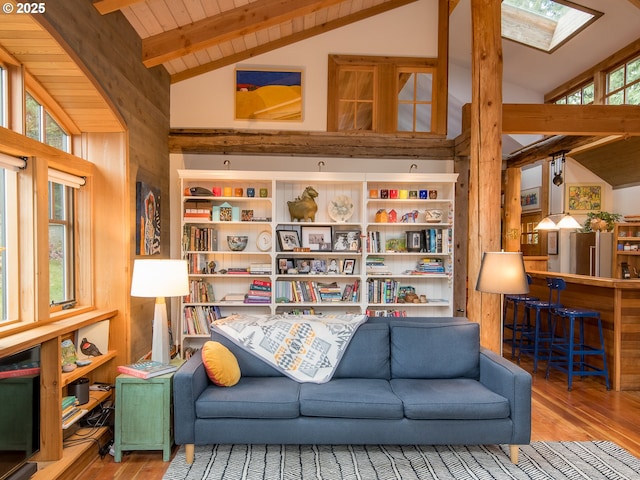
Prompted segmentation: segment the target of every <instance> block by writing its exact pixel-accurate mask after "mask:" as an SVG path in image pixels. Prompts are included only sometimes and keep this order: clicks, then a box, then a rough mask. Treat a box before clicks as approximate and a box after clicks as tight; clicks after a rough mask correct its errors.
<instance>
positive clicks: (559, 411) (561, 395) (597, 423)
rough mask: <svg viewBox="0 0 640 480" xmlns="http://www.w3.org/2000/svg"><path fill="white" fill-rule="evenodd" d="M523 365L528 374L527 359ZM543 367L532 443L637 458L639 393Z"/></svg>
mask: <svg viewBox="0 0 640 480" xmlns="http://www.w3.org/2000/svg"><path fill="white" fill-rule="evenodd" d="M521 366H522V367H523V368H524V369H525V370H527V371H528V372H530V373H531V371H532V363H531V361H530V360H528V359H523V360H522V364H521ZM545 367H546V364H544V363H543V364H542V365H539V366H538V372H537V373H536V374H532V376H533V393H532V397H533V398H532V421H531V423H532V434H531V440H532V441H538V440H547V441H559V440H575V441H585V440H610V441H612V442H615V443H617V444H618V445H620V446H621V447H623V448H625V449H626V450H628V451H629V452H631V453H632V454H633V455H635V456H636V457H640V391H633V392H614V391H607V390H606V388H605V386H604V381H603V380H602V379H600V378H597V377H587V378H583V379H577V380H575V379H574V382H573V388H572V390H571V391H570V392H569V391H567V377H566V375H564V374H561V373H559V372H552V373H551V375H550V378H549V379H548V380H547V379H545V378H544V377H545ZM176 451H177V448H174V451H173V455H175V454H176ZM173 455H172V458H173ZM168 467H169V463H168V462H166V463H165V462H163V461H162V453H161V452H132V453H130V454H128V455H124V456H123V459H122V462H121V463H115V462H114V461H113V457H112V456H111V455H106V456H105V457H104V458H103V459H100V458H99V457H98V458H96V460H95V461H94V462H93V463H92V464H91V465H89V467H87V469H85V471H84V472H82V474H80V475H79V476H78V477H76V480H111V479H118V480H156V479H161V478H162V475H163V473H164V472H165V471H166V469H167V468H168Z"/></svg>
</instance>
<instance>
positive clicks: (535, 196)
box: [520, 187, 542, 212]
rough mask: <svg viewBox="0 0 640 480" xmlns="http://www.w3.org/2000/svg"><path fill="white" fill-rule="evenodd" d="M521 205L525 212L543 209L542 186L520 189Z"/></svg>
mask: <svg viewBox="0 0 640 480" xmlns="http://www.w3.org/2000/svg"><path fill="white" fill-rule="evenodd" d="M520 207H522V211H523V212H536V211H539V210H541V208H542V207H541V205H540V187H535V188H527V189H525V190H520Z"/></svg>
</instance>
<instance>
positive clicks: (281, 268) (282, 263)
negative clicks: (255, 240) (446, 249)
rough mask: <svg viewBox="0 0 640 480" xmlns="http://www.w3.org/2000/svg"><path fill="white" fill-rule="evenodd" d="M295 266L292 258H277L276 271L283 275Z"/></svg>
mask: <svg viewBox="0 0 640 480" xmlns="http://www.w3.org/2000/svg"><path fill="white" fill-rule="evenodd" d="M294 267H295V262H294V261H293V258H286V257H281V258H278V272H279V273H280V274H281V275H284V274H286V273H288V272H289V270H290V269H292V268H294Z"/></svg>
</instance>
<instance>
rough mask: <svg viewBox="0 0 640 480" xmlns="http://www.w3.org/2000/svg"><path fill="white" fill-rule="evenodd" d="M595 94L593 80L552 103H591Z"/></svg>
mask: <svg viewBox="0 0 640 480" xmlns="http://www.w3.org/2000/svg"><path fill="white" fill-rule="evenodd" d="M594 96H595V90H594V84H593V82H591V83H589V84H588V85H585V86H584V87H582V88H579V89H577V90H574V91H573V92H571V93H568V94H566V95H563V96H562V97H560V98H558V99H557V100H556V101H555V102H554V103H557V104H562V105H589V104H591V103H593V99H594Z"/></svg>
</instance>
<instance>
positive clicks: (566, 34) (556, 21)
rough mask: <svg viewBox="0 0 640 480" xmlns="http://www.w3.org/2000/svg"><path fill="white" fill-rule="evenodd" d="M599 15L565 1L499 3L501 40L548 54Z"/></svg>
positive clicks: (508, 0)
mask: <svg viewBox="0 0 640 480" xmlns="http://www.w3.org/2000/svg"><path fill="white" fill-rule="evenodd" d="M601 16H602V12H598V11H596V10H591V9H590V8H586V7H583V6H582V5H578V4H576V3H573V2H569V1H566V0H502V18H501V24H502V25H501V26H502V37H503V38H506V39H508V40H513V41H514V42H518V43H521V44H523V45H526V46H528V47H531V48H535V49H538V50H542V51H543V52H547V53H551V52H553V51H554V50H556V49H558V48H559V47H560V46H562V45H563V44H565V43H566V42H567V41H569V39H571V38H572V37H574V36H575V35H577V34H578V33H579V32H580V31H582V30H583V29H585V28H586V27H587V26H589V25H590V24H591V23H593V22H595V21H596V20H597V19H598V18H600V17H601Z"/></svg>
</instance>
